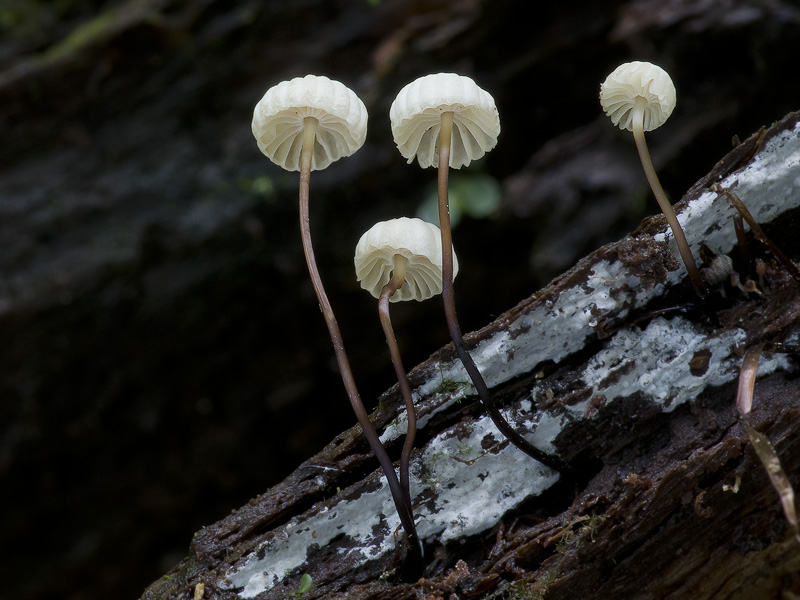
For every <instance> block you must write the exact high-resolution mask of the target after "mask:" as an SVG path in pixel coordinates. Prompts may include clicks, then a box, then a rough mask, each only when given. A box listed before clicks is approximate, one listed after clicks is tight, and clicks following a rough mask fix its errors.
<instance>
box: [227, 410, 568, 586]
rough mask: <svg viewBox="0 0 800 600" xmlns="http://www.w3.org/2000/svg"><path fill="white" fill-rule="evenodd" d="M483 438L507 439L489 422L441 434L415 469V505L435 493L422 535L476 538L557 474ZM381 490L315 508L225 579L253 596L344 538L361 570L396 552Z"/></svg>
mask: <svg viewBox="0 0 800 600" xmlns="http://www.w3.org/2000/svg"><path fill="white" fill-rule="evenodd" d="M485 439H494V440H497V441H498V442H499V441H501V440H502V439H503V436H502V434H500V432H499V431H498V430H497V428H496V427H495V426H494V423H492V421H491V419H489V417H483V418H480V419H478V420H477V421H476V422H474V423H473V424H471V428H470V430H469V432H467V434H466V435H464V436H463V437H461V438H459V437H456V436H454V435H453V434H452V433H451V432H444V433H442V434H440V435H439V436H437V437H436V438H435V439H434V440H432V441H431V442H430V443H429V444H428V445H427V446H426V447H425V450H424V452H423V455H422V456H421V457H417V458H415V460H413V461H412V464H411V471H412V473H413V474H414V475H415V477H412V478H411V497H412V501H413V500H414V499H415V498H418V496H420V495H421V494H423V493H426V496H427V495H428V494H430V490H434V492H435V493H433V494H432V495H430V497H426V498H425V500H424V503H423V504H421V506H420V509H419V510H418V511H417V513H416V515H415V517H416V522H417V530H418V533H419V535H420V537H421V538H422V539H423V540H425V541H427V542H431V541H441V542H442V543H447V542H449V541H452V540H459V539H461V538H463V537H465V536H471V535H476V534H478V533H480V532H482V531H485V530H486V529H487V528H489V527H492V526H493V524H494V523H496V522H497V521H498V519H499V518H500V517H501V516H502V515H503V514H504V513H506V512H507V511H509V510H511V509H513V508H515V507H517V506H519V504H520V503H521V502H523V501H524V500H526V499H527V498H530V497H531V496H535V495H538V494H541V493H542V492H543V491H544V490H546V489H547V488H549V487H550V486H551V485H553V484H554V483H555V482H556V480H557V479H558V474H557V473H556V472H555V471H553V470H551V469H549V468H548V467H545V466H544V465H542V464H540V463H538V462H536V461H535V460H531V459H530V458H528V456H527V455H525V454H523V453H522V452H520V451H519V450H517V449H516V448H514V447H513V446H511V445H508V444H506V445H503V444H498V445H497V447H495V448H489V449H487V450H484V449H483V448H482V443H483V442H484V440H485ZM381 481H382V483H383V485H382V486H381V487H380V488H379V489H377V490H375V491H373V492H368V493H364V494H361V495H360V496H358V497H357V498H355V499H343V500H342V501H341V502H338V503H337V504H334V505H332V506H330V507H322V508H316V509H312V510H311V511H309V512H307V513H305V514H304V515H303V516H302V517H301V518H294V519H292V520H291V521H290V522H289V523H288V524H286V525H285V526H283V527H279V528H277V529H276V530H274V531H273V536H272V537H271V538H270V539H269V540H267V541H265V542H263V543H262V544H261V545H260V546H259V548H258V549H257V550H256V551H255V552H253V553H252V554H251V555H250V557H249V558H247V559H246V560H245V561H244V562H243V563H241V564H239V565H236V566H235V567H234V568H233V569H232V570H231V571H230V572H229V573H228V575H227V577H226V579H227V581H228V582H229V584H230V589H234V588H239V589H241V591H240V592H239V594H238V596H239V598H255V597H256V596H258V595H259V594H261V593H263V592H265V591H267V590H270V589H272V588H273V587H274V586H275V585H277V584H278V583H280V581H281V580H282V579H283V577H284V576H285V574H286V573H289V572H291V571H295V570H298V569H301V567H303V565H304V564H305V563H306V561H307V557H308V551H309V548H313V547H314V546H319V547H324V546H326V545H328V544H330V543H331V541H332V540H334V538H336V537H338V536H340V535H342V534H345V535H346V536H347V538H348V539H349V540H350V543H348V544H347V546H348V548H347V549H346V550H345V549H343V550H341V552H345V553H346V554H347V557H346V561H347V564H349V565H350V566H351V568H353V569H356V568H358V567H360V566H363V565H364V564H365V563H367V562H368V561H370V560H373V559H375V558H377V557H379V556H381V555H383V554H385V553H387V552H392V551H394V548H395V541H394V535H393V532H394V531H395V530H397V529H398V528H399V527H400V520H399V518H398V516H397V513H396V511H395V509H394V504H393V503H392V499H391V495H390V494H389V490H388V489H387V486H386V483H385V481H386V480H385V478H383V477H381Z"/></svg>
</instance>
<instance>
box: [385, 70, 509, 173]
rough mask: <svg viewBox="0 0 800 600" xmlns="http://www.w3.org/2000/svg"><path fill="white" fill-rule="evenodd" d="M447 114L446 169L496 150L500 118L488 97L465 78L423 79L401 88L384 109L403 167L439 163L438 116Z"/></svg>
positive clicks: (441, 76) (449, 75)
mask: <svg viewBox="0 0 800 600" xmlns="http://www.w3.org/2000/svg"><path fill="white" fill-rule="evenodd" d="M448 111H453V113H454V118H453V137H452V142H451V145H450V166H451V167H452V168H454V169H460V168H461V167H463V166H467V165H469V163H470V162H472V161H473V160H476V159H478V158H480V157H482V156H483V155H484V154H485V153H486V152H488V151H489V150H491V149H492V148H494V147H495V146H496V145H497V136H498V135H500V116H499V114H498V112H497V107H496V106H495V103H494V99H493V98H492V96H491V95H490V94H489V93H488V92H486V91H484V90H482V89H481V88H479V87H478V85H477V84H476V83H475V82H474V81H473V80H472V79H470V78H469V77H465V76H463V75H456V74H455V73H437V74H434V75H426V76H425V77H420V78H419V79H417V80H415V81H412V82H411V83H409V84H408V85H407V86H405V87H404V88H403V89H402V90H400V93H399V94H398V95H397V98H395V101H394V102H393V103H392V106H391V108H390V109H389V119H390V120H391V123H392V135H393V136H394V141H395V143H396V144H397V148H398V149H399V150H400V154H402V155H403V156H404V157H405V158H406V159H408V162H409V163H410V162H412V161H413V160H414V157H415V156H416V157H417V160H418V161H419V164H420V166H421V167H423V168H427V167H432V166H438V164H439V131H440V129H441V115H442V113H443V112H448Z"/></svg>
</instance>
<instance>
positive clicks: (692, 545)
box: [143, 113, 800, 599]
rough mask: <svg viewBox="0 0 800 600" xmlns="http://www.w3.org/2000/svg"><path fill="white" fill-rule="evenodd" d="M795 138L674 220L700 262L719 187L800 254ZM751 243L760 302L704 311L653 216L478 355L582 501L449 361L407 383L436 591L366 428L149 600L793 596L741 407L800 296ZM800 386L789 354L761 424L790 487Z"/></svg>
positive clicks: (390, 399)
mask: <svg viewBox="0 0 800 600" xmlns="http://www.w3.org/2000/svg"><path fill="white" fill-rule="evenodd" d="M799 119H800V115H799V114H798V113H793V114H790V115H788V116H787V117H786V118H784V119H783V120H782V121H781V122H779V123H777V124H776V125H774V126H773V127H771V128H770V129H769V130H764V131H761V132H759V133H757V134H756V135H754V136H752V137H751V138H749V139H748V140H747V141H745V142H744V143H742V144H741V145H740V146H739V147H737V148H736V149H734V151H733V152H731V153H730V154H729V155H728V156H727V157H725V158H724V159H723V160H722V161H720V163H718V165H717V166H716V167H715V169H714V170H713V171H712V172H711V173H710V174H709V175H708V176H707V177H706V178H704V179H703V180H702V181H700V182H698V184H696V185H695V186H693V187H692V189H691V190H689V192H688V193H687V195H686V196H685V197H684V199H683V201H682V203H681V204H680V205H678V207H677V208H678V210H679V218H680V220H681V221H682V224H683V226H684V228H685V230H686V234H687V237H688V239H689V240H690V242H691V243H692V245H693V246H694V248H693V250H694V251H697V249H698V246H699V244H700V243H703V244H705V246H707V247H708V248H709V249H710V250H711V251H712V252H714V253H717V254H729V253H731V252H732V251H733V250H734V245H735V244H736V234H735V230H734V224H733V218H734V216H735V210H734V209H733V208H732V207H731V205H730V203H728V202H727V201H725V200H724V199H723V198H720V197H718V195H717V194H716V193H713V192H711V191H709V188H710V186H711V184H712V183H716V184H718V185H719V186H720V187H721V188H723V189H726V188H730V189H733V190H734V191H735V192H736V194H737V195H738V196H739V197H740V198H741V199H742V200H743V201H744V202H745V203H746V204H747V206H748V208H749V209H750V211H751V213H752V214H753V215H754V216H755V218H756V219H757V220H758V221H759V222H760V223H762V225H764V226H766V227H772V228H774V229H776V230H777V231H778V233H779V234H780V235H776V236H773V239H774V240H775V241H776V242H778V243H782V244H783V245H784V246H783V249H784V251H785V252H786V253H787V254H789V256H792V255H795V256H796V254H797V247H796V244H797V242H796V240H795V237H794V236H793V235H792V234H791V233H790V232H791V231H792V228H794V229H795V230H796V226H797V223H798V221H800V210H798V206H800V199H799V198H798V194H797V192H796V188H797V187H798V183H797V181H798V177H800V125H798V120H799ZM778 218H780V219H781V220H782V221H785V223H784V224H783V225H779V224H778V223H777V219H778ZM751 245H752V246H753V248H752V250H754V251H755V252H758V253H759V255H760V256H762V257H763V259H764V260H765V261H767V263H768V265H769V268H768V270H767V272H766V275H765V286H764V289H763V290H761V292H762V293H761V294H760V295H758V294H749V295H745V294H744V293H742V292H741V291H739V290H738V289H736V288H731V287H730V286H728V287H727V289H726V290H725V293H724V295H723V292H722V290H723V289H724V285H719V286H717V287H716V288H715V289H714V290H712V294H711V296H710V297H709V298H708V299H707V300H705V301H700V300H699V299H698V298H697V297H696V296H695V295H694V293H693V292H692V290H691V287H690V286H689V285H688V283H687V281H686V278H685V271H684V270H683V269H681V268H678V267H679V265H678V263H677V261H676V258H675V257H676V256H677V252H676V250H675V249H674V247H673V244H672V243H671V239H670V236H669V235H668V233H667V227H666V224H665V223H664V220H663V218H660V217H653V218H650V219H647V220H646V221H645V222H644V223H643V224H642V226H641V227H640V228H639V229H638V230H637V231H636V232H634V233H632V234H631V235H630V236H628V237H627V238H625V239H624V240H621V241H620V242H617V243H615V244H611V245H609V246H606V247H604V248H601V249H600V250H598V251H596V252H595V253H593V254H592V255H590V256H588V257H586V258H585V259H583V260H581V261H580V262H579V263H578V264H577V265H576V266H575V267H574V268H573V269H571V270H570V271H568V272H567V273H565V274H564V275H563V276H561V277H559V278H557V279H556V280H555V281H553V282H552V283H551V284H550V285H549V286H547V287H546V288H544V289H543V290H541V291H540V292H538V293H537V294H535V295H534V296H532V297H531V298H529V299H527V300H525V301H523V302H521V303H520V304H519V305H517V306H516V307H514V308H513V309H511V310H509V311H508V312H506V313H505V314H504V315H501V316H500V317H499V318H498V319H497V320H495V321H494V322H493V323H491V324H489V325H488V326H487V327H485V328H483V329H482V330H480V331H478V332H476V333H475V334H473V335H471V336H468V338H467V341H468V343H470V344H471V345H472V346H473V350H472V353H473V356H474V358H475V361H476V363H477V364H478V366H479V367H480V369H481V371H482V372H483V374H484V376H485V377H486V379H487V382H488V383H489V385H490V386H492V387H493V389H494V391H495V393H496V394H497V395H498V398H499V400H501V402H502V403H503V404H504V406H505V407H506V414H507V416H508V418H509V420H510V421H511V422H512V423H514V424H515V425H516V426H517V427H518V428H520V429H521V430H526V429H527V430H531V431H532V433H531V434H530V435H529V438H530V439H531V440H532V441H533V442H534V443H536V444H537V445H539V446H540V447H542V448H543V449H545V450H547V451H550V452H557V453H558V454H559V455H560V456H562V457H564V458H566V459H567V460H570V461H571V462H573V464H575V465H576V466H577V467H578V472H579V473H581V477H580V478H579V481H578V482H577V484H578V485H577V492H576V491H575V489H574V486H573V483H572V482H564V485H559V483H558V482H559V478H558V475H557V474H556V473H555V472H553V471H551V470H549V469H547V468H546V467H543V466H541V465H539V464H538V463H536V462H535V461H532V460H530V459H528V458H527V457H525V456H524V455H522V454H521V453H519V452H518V451H517V450H516V449H514V448H513V447H511V446H509V445H507V444H504V443H503V442H502V439H501V438H500V436H499V434H498V433H497V432H496V430H494V429H493V425H492V424H491V422H490V421H489V420H488V418H487V417H486V416H485V415H483V414H482V413H481V412H480V410H479V407H478V406H477V404H476V402H475V398H474V397H473V396H472V394H471V389H470V387H469V385H468V384H467V381H468V379H467V377H466V374H465V373H464V372H463V369H462V368H461V366H460V363H458V361H457V360H456V359H455V356H454V354H453V351H452V348H451V347H447V348H444V349H442V350H440V351H439V352H438V353H436V354H435V355H434V356H433V357H431V359H429V360H428V361H426V362H425V363H423V364H421V365H419V366H418V367H417V368H416V369H414V370H413V371H412V373H411V374H410V377H411V383H412V386H413V388H414V392H415V400H416V402H417V405H418V408H419V427H420V433H419V434H418V440H419V441H418V449H417V451H416V452H415V455H414V458H413V460H412V469H411V470H412V497H413V498H414V501H415V504H416V515H417V520H418V525H419V533H420V536H421V537H422V539H423V540H424V542H425V544H426V551H427V553H428V557H429V561H430V562H429V563H428V564H427V566H426V568H425V570H424V571H423V572H422V573H421V575H422V577H421V578H420V577H419V575H420V574H418V573H409V572H407V571H404V569H403V561H402V558H403V545H402V543H398V542H397V540H396V538H395V531H396V530H397V526H398V520H397V517H396V515H395V514H394V512H393V510H392V507H391V497H390V496H389V494H388V491H387V490H386V489H385V483H384V480H383V477H382V476H381V475H380V473H379V471H376V470H375V468H374V467H375V465H374V463H373V461H372V460H371V459H370V457H369V456H368V455H367V454H366V444H365V443H364V440H363V439H362V437H361V435H360V431H359V430H358V429H356V428H353V429H351V430H349V431H347V432H344V433H343V434H341V435H340V436H338V437H337V438H336V439H335V440H334V441H333V442H332V443H331V444H330V445H329V446H328V447H327V448H325V449H324V450H323V451H322V452H321V453H320V454H318V455H317V456H315V457H312V458H311V459H309V460H308V461H306V462H305V463H304V464H303V465H301V466H300V467H299V468H298V469H297V470H296V471H295V472H294V473H293V474H292V475H291V476H290V477H289V478H287V479H286V480H285V481H284V482H282V483H281V484H279V485H278V486H275V487H274V488H272V489H271V490H269V491H268V492H267V493H265V494H264V495H262V496H259V497H258V498H256V499H254V500H252V501H251V502H250V504H249V505H247V506H245V507H242V508H240V509H238V510H236V511H234V513H232V514H231V515H230V516H229V517H228V518H226V519H223V520H222V521H220V522H218V523H216V524H214V525H211V526H209V527H207V528H205V529H203V530H201V531H199V532H198V533H197V534H196V535H195V537H194V540H193V542H192V546H191V550H190V555H189V557H188V558H187V559H185V560H184V561H183V562H182V563H181V564H180V565H178V566H177V567H176V568H175V569H174V570H173V571H172V572H171V573H169V574H168V575H167V576H165V577H164V578H162V579H161V580H159V581H158V582H156V583H154V584H153V586H151V588H149V589H148V590H147V591H146V592H145V594H144V596H143V598H146V599H155V598H182V597H184V596H185V597H190V596H189V595H187V594H190V590H193V589H194V586H195V584H196V583H198V582H202V583H204V584H205V591H206V592H205V593H206V596H205V597H206V598H248V597H257V598H285V597H286V596H288V594H289V593H291V592H293V591H294V590H295V589H297V586H298V583H299V580H300V577H301V575H302V574H303V573H308V574H310V575H311V576H312V578H313V581H314V585H313V588H312V590H311V591H309V592H308V593H307V594H306V595H305V596H304V597H308V598H338V597H348V598H416V597H429V598H437V597H448V596H449V595H450V596H451V597H458V598H461V597H464V598H471V597H481V596H485V597H492V595H494V597H505V596H504V595H505V594H506V592H510V590H511V589H512V586H517V588H515V589H518V591H522V590H525V591H526V592H527V593H529V596H528V597H532V598H533V597H537V596H536V595H534V594H540V595H545V594H546V597H547V598H573V597H581V598H617V597H625V598H673V597H674V598H678V597H682V598H685V597H692V598H720V599H721V598H754V599H757V598H761V597H764V598H767V597H770V598H771V597H775V594H776V593H779V591H780V590H781V589H784V588H786V589H789V590H791V591H794V592H797V591H798V588H799V587H800V580H797V579H794V580H792V579H791V576H792V575H793V574H796V572H797V568H798V565H800V546H798V545H797V544H796V543H795V542H794V541H793V540H792V536H791V532H790V531H789V528H788V526H787V524H786V522H785V520H783V516H782V512H781V507H780V503H779V501H778V499H777V497H776V495H775V493H774V491H773V490H772V488H771V486H770V484H769V480H768V478H767V476H766V474H765V473H763V471H762V469H761V466H760V464H759V462H758V460H757V458H756V457H755V454H754V453H753V452H752V450H751V449H749V448H748V442H747V433H746V431H745V430H744V428H743V427H742V426H741V425H740V424H738V423H737V419H736V410H735V404H734V397H735V379H736V376H737V375H738V369H739V365H740V363H741V355H742V353H743V351H744V350H745V349H746V347H747V346H749V345H751V344H754V343H758V342H761V341H786V340H790V341H792V340H794V341H796V340H797V336H798V334H800V318H799V317H800V294H798V287H797V283H796V282H795V281H794V280H793V279H792V278H791V277H790V276H789V275H788V274H786V273H785V270H783V269H781V268H780V265H779V264H778V263H776V262H775V261H773V260H772V257H771V255H769V254H768V253H767V252H766V251H765V250H764V249H763V248H760V247H759V244H758V243H757V242H754V241H753V242H752V244H751ZM787 246H788V247H787ZM733 256H734V257H735V256H736V255H735V254H734V255H733ZM740 262H741V261H739V260H738V259H736V260H735V262H734V264H737V263H740ZM747 267H748V265H746V264H745V265H739V264H737V268H740V269H746V268H747ZM743 275H746V274H743ZM794 369H795V360H794V358H793V357H791V356H787V355H781V354H775V355H773V356H772V357H770V358H766V357H765V359H764V360H762V362H761V366H760V369H759V376H760V377H762V379H761V380H759V381H758V383H757V384H756V402H755V403H754V406H755V408H754V411H753V413H752V415H751V417H752V418H751V423H752V425H753V426H754V427H755V428H757V429H758V430H759V431H760V432H762V433H763V434H765V435H766V436H767V437H768V438H769V439H770V440H771V442H772V443H773V445H775V447H776V449H777V452H778V454H779V456H780V457H781V459H782V460H783V461H785V464H784V468H785V469H786V471H787V472H788V473H790V474H791V473H794V472H796V471H797V469H798V467H800V435H798V434H800V409H798V406H800V404H799V403H798V401H799V400H800V385H798V383H797V381H796V380H793V379H792V373H793V372H794ZM765 375H766V377H765V378H764V376H765ZM401 406H402V401H401V399H400V397H399V394H398V393H397V392H396V390H393V391H391V392H390V393H387V394H386V395H385V397H384V398H383V401H382V406H381V408H380V409H379V410H378V411H377V412H376V413H375V414H374V415H373V419H374V420H375V423H376V425H377V426H378V427H379V428H382V429H383V430H384V433H383V436H382V437H383V441H384V442H385V443H387V444H390V445H391V447H392V448H394V447H395V446H397V447H399V443H400V442H401V440H402V435H401V434H402V433H403V431H404V420H403V416H402V413H401V412H400V407H401ZM795 484H796V482H795ZM453 595H454V596H453Z"/></svg>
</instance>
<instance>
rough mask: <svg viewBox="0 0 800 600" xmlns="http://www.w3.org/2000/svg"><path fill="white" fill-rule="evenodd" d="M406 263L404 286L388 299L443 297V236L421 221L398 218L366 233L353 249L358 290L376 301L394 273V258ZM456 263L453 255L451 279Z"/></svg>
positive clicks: (393, 300) (395, 300) (432, 226)
mask: <svg viewBox="0 0 800 600" xmlns="http://www.w3.org/2000/svg"><path fill="white" fill-rule="evenodd" d="M397 254H399V255H401V256H403V257H405V258H406V259H407V260H408V266H407V267H406V276H405V280H404V282H403V286H402V287H401V288H400V289H399V290H397V291H396V292H395V293H394V295H393V296H392V297H391V298H390V301H391V302H400V301H401V300H420V301H421V300H426V299H428V298H431V297H432V296H435V295H437V294H441V293H442V234H441V231H439V228H438V227H436V225H433V224H431V223H428V222H426V221H423V220H422V219H416V218H414V219H410V218H408V217H400V218H398V219H391V220H389V221H381V222H379V223H376V224H375V225H373V226H372V227H371V228H370V229H369V230H367V232H366V233H364V235H362V236H361V239H360V240H358V244H357V245H356V254H355V258H354V262H355V267H356V279H358V281H359V282H360V283H361V287H362V288H364V289H365V290H367V291H368V292H369V293H370V294H372V295H373V296H374V297H375V298H379V297H380V295H381V291H382V290H383V288H384V286H385V285H386V284H387V283H389V279H390V278H391V276H392V271H393V270H394V257H395V255H397ZM457 273H458V259H457V258H456V256H455V253H453V277H455V276H456V274H457Z"/></svg>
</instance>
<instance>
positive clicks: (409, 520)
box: [252, 75, 421, 550]
mask: <svg viewBox="0 0 800 600" xmlns="http://www.w3.org/2000/svg"><path fill="white" fill-rule="evenodd" d="M252 129H253V135H254V136H255V138H256V142H257V143H258V147H259V149H260V150H261V152H263V153H264V154H265V155H266V156H267V157H268V158H269V159H270V160H271V161H272V162H274V163H275V164H277V165H279V166H281V167H283V168H284V169H286V170H288V171H300V194H299V196H300V232H301V237H302V240H303V251H304V253H305V257H306V264H307V265H308V271H309V274H310V275H311V281H312V283H313V285H314V291H315V292H316V294H317V299H318V300H319V305H320V308H321V309H322V314H323V316H324V318H325V323H326V325H327V326H328V333H329V334H330V337H331V342H333V349H334V353H335V355H336V361H337V363H338V365H339V371H340V373H341V375H342V382H343V383H344V386H345V389H346V391H347V395H348V398H349V399H350V405H351V406H352V408H353V411H354V412H355V414H356V417H357V418H358V422H359V423H360V424H361V428H362V430H363V431H364V436H365V437H366V438H367V441H368V442H369V445H370V448H371V449H372V452H373V453H374V454H375V457H376V458H377V459H378V462H379V463H380V465H381V468H382V470H383V472H384V474H385V475H386V480H387V482H388V485H389V489H390V491H391V493H392V499H393V500H394V503H395V507H396V508H397V512H398V515H399V516H400V522H401V523H402V525H403V529H405V531H406V533H407V534H408V536H409V538H410V539H412V540H416V542H417V543H416V545H415V544H413V543H412V548H415V549H418V550H421V546H420V545H419V540H418V537H417V533H416V529H415V527H414V517H413V514H412V511H411V506H410V504H409V503H408V502H406V500H405V495H404V494H403V491H402V489H401V487H400V483H399V481H398V479H397V474H396V473H395V470H394V466H393V465H392V461H391V459H390V458H389V455H388V454H387V453H386V449H385V448H384V447H383V444H381V442H380V438H379V437H378V434H377V432H376V431H375V428H374V427H373V426H372V423H371V422H370V420H369V415H368V414H367V411H366V409H365V408H364V404H363V402H362V401H361V397H360V396H359V393H358V389H357V388H356V384H355V379H354V377H353V372H352V370H351V368H350V362H349V360H348V358H347V353H346V352H345V349H344V342H343V340H342V335H341V332H340V330H339V324H338V322H337V320H336V317H335V315H334V313H333V308H332V306H331V303H330V301H329V300H328V295H327V294H326V292H325V288H324V286H323V285H322V279H321V277H320V274H319V270H318V268H317V264H316V260H315V258H314V249H313V245H312V243H311V228H310V224H309V182H310V177H311V171H312V170H317V169H324V168H326V167H327V166H328V165H330V164H331V163H332V162H334V161H336V160H338V159H340V158H342V157H345V156H350V155H351V154H353V153H354V152H355V151H356V150H358V149H359V148H361V146H362V145H363V144H364V140H365V139H366V135H367V109H366V107H365V106H364V103H363V102H361V100H359V98H358V96H356V95H355V93H354V92H353V91H351V90H350V89H349V88H347V87H346V86H345V85H344V84H342V83H340V82H338V81H333V80H331V79H328V78H327V77H322V76H317V75H306V76H305V77H297V78H295V79H292V80H290V81H284V82H281V83H279V84H277V85H276V86H274V87H272V88H270V89H269V90H267V92H266V93H265V94H264V96H263V98H261V100H259V102H258V104H256V107H255V110H254V111H253V123H252Z"/></svg>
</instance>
